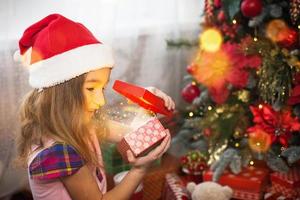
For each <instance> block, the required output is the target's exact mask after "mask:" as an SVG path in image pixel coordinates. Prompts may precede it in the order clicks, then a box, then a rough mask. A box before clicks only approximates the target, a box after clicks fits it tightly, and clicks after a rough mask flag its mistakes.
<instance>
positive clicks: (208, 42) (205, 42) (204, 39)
mask: <svg viewBox="0 0 300 200" xmlns="http://www.w3.org/2000/svg"><path fill="white" fill-rule="evenodd" d="M222 42H223V38H222V35H221V33H220V31H218V30H217V29H214V28H210V29H207V30H205V31H204V32H203V33H202V34H200V45H201V49H203V50H204V51H208V52H216V51H218V50H219V49H220V47H221V45H222Z"/></svg>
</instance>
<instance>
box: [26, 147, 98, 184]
mask: <svg viewBox="0 0 300 200" xmlns="http://www.w3.org/2000/svg"><path fill="white" fill-rule="evenodd" d="M84 164H85V163H84V161H83V159H82V158H81V156H80V155H79V154H78V153H77V151H76V150H75V149H74V148H73V147H72V146H71V145H68V144H64V143H54V144H53V145H52V146H50V147H49V148H46V149H44V150H43V151H41V152H40V153H38V155H37V156H36V157H35V158H34V160H33V161H32V162H31V164H30V166H29V174H30V177H31V178H32V179H36V180H53V179H56V178H60V177H65V176H69V175H73V174H75V173H76V172H77V171H78V170H79V169H80V168H81V167H82V166H83V165H84ZM97 177H98V179H99V181H100V182H101V181H102V179H103V177H102V176H101V173H97Z"/></svg>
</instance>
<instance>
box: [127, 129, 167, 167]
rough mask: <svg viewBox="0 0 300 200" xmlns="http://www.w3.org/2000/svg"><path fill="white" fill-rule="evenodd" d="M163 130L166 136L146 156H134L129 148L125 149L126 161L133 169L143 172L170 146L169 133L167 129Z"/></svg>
mask: <svg viewBox="0 0 300 200" xmlns="http://www.w3.org/2000/svg"><path fill="white" fill-rule="evenodd" d="M165 131H166V133H167V136H166V137H165V138H164V140H163V141H162V142H161V143H160V145H159V146H157V147H156V148H155V149H153V150H152V151H150V152H149V153H148V154H147V155H146V156H143V157H138V158H136V157H135V156H134V155H133V153H132V152H131V151H130V150H128V151H127V158H128V161H129V162H130V163H131V164H132V165H133V167H134V168H135V169H140V170H142V171H144V172H145V171H146V170H147V168H148V167H149V166H150V165H151V163H152V162H153V161H155V160H156V159H158V158H160V157H161V156H162V155H163V154H164V153H165V152H166V151H167V150H168V148H169V147H170V141H171V135H170V132H169V130H168V129H166V130H165Z"/></svg>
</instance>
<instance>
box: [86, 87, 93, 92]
mask: <svg viewBox="0 0 300 200" xmlns="http://www.w3.org/2000/svg"><path fill="white" fill-rule="evenodd" d="M86 89H87V90H88V91H94V88H86Z"/></svg>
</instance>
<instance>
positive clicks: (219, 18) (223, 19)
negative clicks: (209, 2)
mask: <svg viewBox="0 0 300 200" xmlns="http://www.w3.org/2000/svg"><path fill="white" fill-rule="evenodd" d="M218 20H219V21H220V22H224V21H225V20H226V15H225V12H224V10H221V11H220V12H219V14H218Z"/></svg>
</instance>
